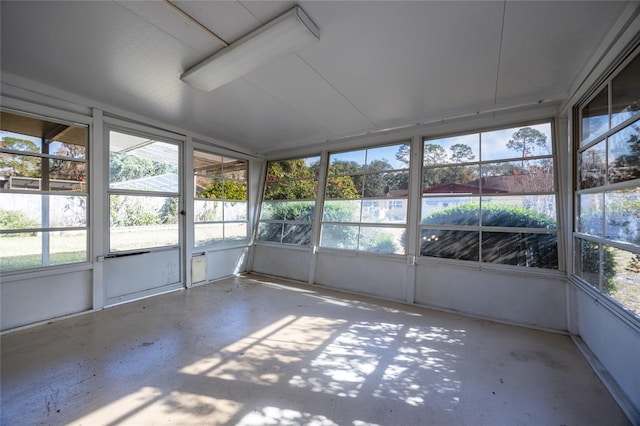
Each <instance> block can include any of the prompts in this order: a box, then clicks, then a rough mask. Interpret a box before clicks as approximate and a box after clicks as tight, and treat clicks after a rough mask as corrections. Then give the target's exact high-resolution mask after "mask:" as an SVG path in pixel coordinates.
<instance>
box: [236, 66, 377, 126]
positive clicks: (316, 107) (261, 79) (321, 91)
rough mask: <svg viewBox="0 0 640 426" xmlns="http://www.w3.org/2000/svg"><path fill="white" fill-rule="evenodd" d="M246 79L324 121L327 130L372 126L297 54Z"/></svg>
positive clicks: (299, 109) (284, 101)
mask: <svg viewBox="0 0 640 426" xmlns="http://www.w3.org/2000/svg"><path fill="white" fill-rule="evenodd" d="M246 79H247V80H248V81H249V82H251V83H252V84H254V85H255V86H257V87H259V88H260V89H261V90H263V91H265V92H267V93H269V94H270V95H271V96H273V97H274V98H276V99H279V100H281V101H282V102H283V103H285V104H287V105H290V106H291V107H292V108H295V109H296V111H298V112H300V113H301V114H303V115H305V116H306V117H308V118H309V119H311V120H313V121H314V122H317V123H319V124H321V125H322V126H323V129H324V131H325V132H327V133H335V132H344V131H349V130H352V129H353V128H354V127H356V128H359V129H366V128H368V127H371V126H372V125H373V123H372V122H371V121H369V120H368V119H367V118H366V117H365V116H364V115H363V114H362V113H360V111H358V110H357V109H356V108H355V107H354V106H353V105H351V104H350V103H349V102H348V101H347V100H346V99H345V98H344V97H343V96H342V95H340V93H338V92H337V91H336V90H335V89H334V88H333V87H331V85H329V84H328V83H327V82H326V81H325V80H323V79H322V77H320V76H319V75H318V74H317V73H316V72H315V71H314V70H313V69H312V68H310V67H309V66H308V65H307V64H306V63H305V62H304V61H303V60H301V59H300V57H299V56H297V55H290V56H289V57H287V58H284V59H283V60H281V61H277V62H275V63H273V64H270V65H268V66H266V67H264V68H262V69H261V70H260V71H259V72H254V73H251V74H249V75H247V77H246ZM309 100H312V102H310V101H309Z"/></svg>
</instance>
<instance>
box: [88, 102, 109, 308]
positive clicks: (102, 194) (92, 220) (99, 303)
mask: <svg viewBox="0 0 640 426" xmlns="http://www.w3.org/2000/svg"><path fill="white" fill-rule="evenodd" d="M87 145H88V147H87V148H88V151H89V215H90V216H89V235H90V237H89V241H90V247H89V253H90V257H91V261H92V263H93V277H92V279H93V309H94V310H97V309H102V308H103V307H104V302H105V295H106V290H105V288H104V286H105V284H104V262H97V261H96V258H97V257H98V256H103V255H104V253H105V251H106V250H107V245H106V232H107V230H108V227H109V222H108V220H106V219H105V214H104V212H105V211H106V209H107V208H108V203H107V202H106V197H107V190H106V188H107V185H108V184H109V182H108V181H107V179H106V175H107V167H106V164H107V163H108V154H107V152H108V151H107V149H108V146H107V145H108V140H107V138H106V137H105V129H104V121H103V114H102V110H99V109H94V110H93V124H92V126H91V134H90V135H89V140H88V141H87ZM108 217H109V216H108V215H107V216H106V218H108Z"/></svg>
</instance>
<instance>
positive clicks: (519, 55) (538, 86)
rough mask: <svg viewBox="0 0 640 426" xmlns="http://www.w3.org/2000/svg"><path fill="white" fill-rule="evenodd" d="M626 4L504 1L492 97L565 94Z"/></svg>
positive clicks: (505, 97)
mask: <svg viewBox="0 0 640 426" xmlns="http://www.w3.org/2000/svg"><path fill="white" fill-rule="evenodd" d="M625 6H626V2H597V1H587V2H574V1H572V2H562V1H554V2H507V4H506V14H505V15H506V16H505V25H504V37H503V43H502V58H501V63H500V78H499V81H498V98H499V99H512V98H525V97H529V98H530V99H532V100H533V99H535V98H536V97H544V96H556V97H561V98H562V97H566V96H568V95H569V93H568V89H569V87H570V86H571V84H572V83H573V81H574V79H575V78H576V76H577V75H578V73H579V72H580V71H581V70H582V68H583V66H584V65H585V64H586V62H587V61H588V59H589V58H590V54H591V53H593V51H594V50H595V48H596V47H597V46H598V44H599V43H600V42H601V40H603V39H604V37H605V35H606V34H607V32H608V31H609V29H610V28H611V25H612V24H613V23H614V21H615V20H616V19H617V18H618V16H620V13H621V12H622V11H623V9H624V7H625Z"/></svg>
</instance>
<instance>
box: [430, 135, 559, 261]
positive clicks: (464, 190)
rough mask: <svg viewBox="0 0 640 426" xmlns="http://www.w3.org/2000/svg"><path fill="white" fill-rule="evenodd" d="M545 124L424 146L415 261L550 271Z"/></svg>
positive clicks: (549, 152) (553, 237)
mask: <svg viewBox="0 0 640 426" xmlns="http://www.w3.org/2000/svg"><path fill="white" fill-rule="evenodd" d="M552 148H553V140H552V131H551V124H550V123H543V124H536V125H529V126H523V127H513V128H505V129H500V130H495V131H488V132H478V133H472V134H465V135H461V136H453V137H447V138H442V139H432V140H428V139H427V140H425V141H424V146H423V175H422V209H421V212H422V213H421V225H420V255H421V256H429V257H438V258H447V259H460V260H467V261H475V262H487V263H496V264H506V265H516V266H526V267H536V268H547V269H557V268H558V244H557V240H558V232H557V227H556V223H557V213H556V195H555V186H554V166H553V149H552Z"/></svg>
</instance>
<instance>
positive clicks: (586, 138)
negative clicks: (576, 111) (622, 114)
mask: <svg viewBox="0 0 640 426" xmlns="http://www.w3.org/2000/svg"><path fill="white" fill-rule="evenodd" d="M608 97H609V91H608V89H607V87H605V88H604V89H602V90H601V91H600V93H598V94H597V95H596V97H595V98H593V100H591V102H589V103H588V104H587V105H586V106H585V107H584V108H582V122H581V129H582V143H581V145H586V144H588V143H589V142H591V141H592V140H594V139H596V138H597V137H598V136H600V135H602V134H604V133H605V132H606V131H607V130H609V99H608Z"/></svg>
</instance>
